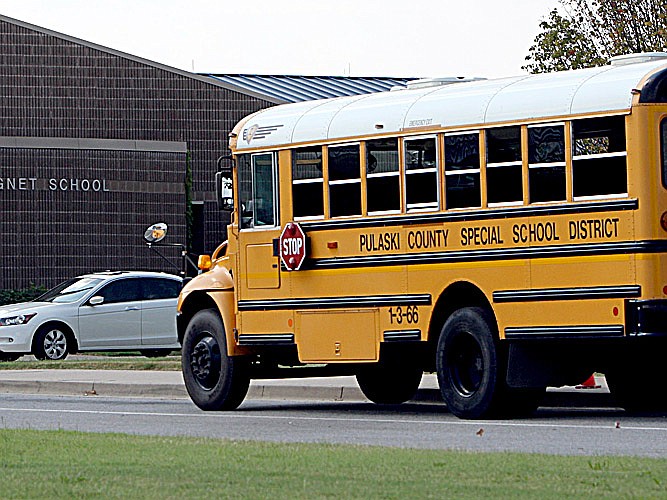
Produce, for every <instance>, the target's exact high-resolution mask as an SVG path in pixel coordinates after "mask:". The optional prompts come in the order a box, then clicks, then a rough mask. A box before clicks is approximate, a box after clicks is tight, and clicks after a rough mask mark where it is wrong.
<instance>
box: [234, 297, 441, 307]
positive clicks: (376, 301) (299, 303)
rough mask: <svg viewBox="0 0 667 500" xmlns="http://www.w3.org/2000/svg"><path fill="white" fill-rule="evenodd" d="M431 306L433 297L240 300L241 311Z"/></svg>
mask: <svg viewBox="0 0 667 500" xmlns="http://www.w3.org/2000/svg"><path fill="white" fill-rule="evenodd" d="M398 305H431V295H430V294H428V293H425V294H410V295H370V296H368V297H315V298H299V299H269V300H240V301H239V304H238V307H239V311H269V310H280V309H287V310H289V309H342V308H348V307H386V306H398Z"/></svg>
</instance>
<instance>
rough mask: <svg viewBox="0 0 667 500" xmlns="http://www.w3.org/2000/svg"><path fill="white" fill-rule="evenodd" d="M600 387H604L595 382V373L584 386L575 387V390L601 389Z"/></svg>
mask: <svg viewBox="0 0 667 500" xmlns="http://www.w3.org/2000/svg"><path fill="white" fill-rule="evenodd" d="M600 387H602V386H601V385H600V384H598V383H597V382H596V381H595V374H594V373H593V374H591V376H590V377H588V378H587V379H586V381H585V382H584V383H583V384H579V385H577V386H575V387H574V388H575V389H599V388H600Z"/></svg>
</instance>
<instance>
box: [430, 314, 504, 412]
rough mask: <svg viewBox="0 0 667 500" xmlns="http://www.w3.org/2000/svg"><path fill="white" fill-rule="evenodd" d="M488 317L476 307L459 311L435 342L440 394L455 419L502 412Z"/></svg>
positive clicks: (499, 374) (499, 377)
mask: <svg viewBox="0 0 667 500" xmlns="http://www.w3.org/2000/svg"><path fill="white" fill-rule="evenodd" d="M489 316H490V315H489V314H488V312H487V311H485V310H484V309H482V308H479V307H466V308H463V309H459V310H457V311H455V312H454V313H453V314H452V315H451V316H450V317H449V318H448V319H447V321H446V322H445V324H444V326H443V328H442V331H441V333H440V338H439V339H438V345H437V349H436V371H437V374H438V383H439V385H440V392H441V393H442V397H443V399H444V400H445V403H446V404H447V407H448V408H449V411H451V412H452V413H453V414H454V415H456V416H457V417H459V418H469V419H475V418H485V417H489V416H492V415H493V414H495V413H497V412H498V411H499V410H500V409H501V408H502V402H501V401H500V399H501V393H502V392H503V386H504V382H503V380H502V370H501V369H500V365H501V362H500V361H501V360H500V359H499V358H500V356H499V353H498V350H497V346H496V342H495V339H494V335H493V331H494V330H493V327H492V326H491V325H492V320H491V318H490V317H489Z"/></svg>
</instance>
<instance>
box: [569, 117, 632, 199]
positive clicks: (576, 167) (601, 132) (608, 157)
mask: <svg viewBox="0 0 667 500" xmlns="http://www.w3.org/2000/svg"><path fill="white" fill-rule="evenodd" d="M572 146H573V151H572V190H573V195H574V197H575V198H579V199H581V198H586V197H597V196H605V195H621V196H623V195H626V194H627V192H628V181H627V165H626V156H627V153H626V151H625V117H624V116H607V117H604V118H589V119H585V120H575V121H573V122H572Z"/></svg>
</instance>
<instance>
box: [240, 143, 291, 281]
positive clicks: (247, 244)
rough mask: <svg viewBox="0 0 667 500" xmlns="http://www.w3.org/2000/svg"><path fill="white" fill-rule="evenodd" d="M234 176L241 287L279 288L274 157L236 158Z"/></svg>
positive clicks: (276, 188) (246, 156)
mask: <svg viewBox="0 0 667 500" xmlns="http://www.w3.org/2000/svg"><path fill="white" fill-rule="evenodd" d="M237 175H238V184H239V188H238V193H239V227H240V229H241V231H240V234H239V253H240V260H241V263H240V265H241V276H242V277H243V278H242V279H244V281H245V283H240V286H241V288H247V289H249V290H252V289H272V288H279V287H280V265H279V261H278V259H279V257H278V254H277V252H275V251H274V243H273V241H274V240H275V239H277V238H278V236H279V234H280V227H279V217H278V172H277V161H276V155H275V154H273V153H258V154H252V155H241V156H239V158H238V171H237ZM244 285H245V286H244Z"/></svg>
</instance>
